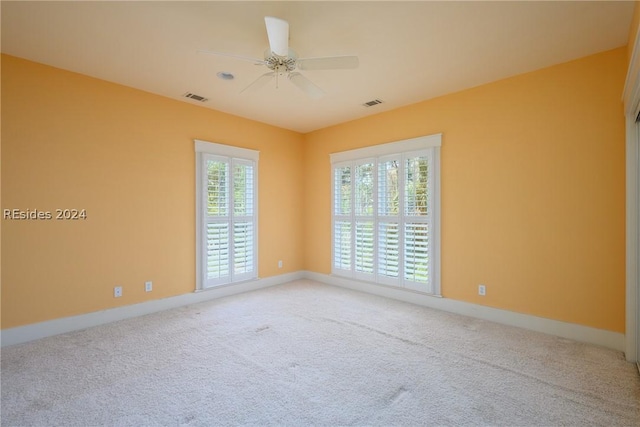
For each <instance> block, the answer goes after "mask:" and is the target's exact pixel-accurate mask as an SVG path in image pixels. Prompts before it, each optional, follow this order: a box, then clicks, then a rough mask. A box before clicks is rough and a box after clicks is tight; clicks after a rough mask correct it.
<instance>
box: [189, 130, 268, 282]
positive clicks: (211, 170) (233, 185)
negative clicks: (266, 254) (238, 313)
mask: <svg viewBox="0 0 640 427" xmlns="http://www.w3.org/2000/svg"><path fill="white" fill-rule="evenodd" d="M210 152H220V153H221V154H220V155H218V154H210ZM196 154H197V156H196V157H197V161H198V163H197V170H198V171H199V176H200V179H199V180H198V182H197V186H198V188H200V190H199V193H198V194H201V197H200V198H198V203H197V205H198V213H197V220H198V224H201V226H199V227H198V230H199V231H198V235H197V240H198V241H199V242H200V243H199V246H198V247H199V248H200V247H201V248H202V250H198V253H199V254H200V255H199V256H198V259H199V260H201V261H199V262H198V269H199V271H201V272H202V273H201V275H199V284H198V288H200V289H204V288H208V287H212V286H217V285H222V284H227V283H233V282H238V281H243V280H248V279H253V278H256V277H257V267H256V266H257V232H256V231H257V230H256V228H257V227H256V226H257V220H256V218H257V215H256V207H257V203H256V201H257V200H256V198H257V182H256V177H257V174H256V168H257V152H253V151H251V150H244V149H237V148H235V147H229V146H223V145H219V144H212V143H204V142H201V141H196ZM237 154H239V155H242V154H248V156H249V157H250V158H248V159H246V158H238V157H234V155H237ZM200 278H201V279H200Z"/></svg>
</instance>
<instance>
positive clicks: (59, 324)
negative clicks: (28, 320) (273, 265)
mask: <svg viewBox="0 0 640 427" xmlns="http://www.w3.org/2000/svg"><path fill="white" fill-rule="evenodd" d="M302 278H304V272H301V271H299V272H295V273H288V274H282V275H279V276H272V277H268V278H265V279H257V280H251V281H247V282H242V283H236V284H233V285H227V286H220V287H216V288H211V289H207V290H204V291H197V292H191V293H188V294H182V295H177V296H174V297H169V298H163V299H158V300H153V301H147V302H142V303H139V304H132V305H127V306H124V307H116V308H111V309H108V310H102V311H96V312H93V313H87V314H81V315H78V316H71V317H63V318H61V319H54V320H49V321H46V322H41V323H33V324H31V325H25V326H18V327H15V328H11V329H4V330H2V331H0V341H1V343H2V344H1V345H2V347H5V346H9V345H14V344H21V343H25V342H28V341H33V340H37V339H40V338H45V337H50V336H54V335H59V334H64V333H66V332H72V331H78V330H81V329H86V328H90V327H93V326H98V325H103V324H105V323H111V322H115V321H118V320H124V319H129V318H132V317H137V316H144V315H146V314H151V313H155V312H158V311H163V310H169V309H171V308H176V307H181V306H184V305H189V304H195V303H199V302H203V301H208V300H212V299H216V298H222V297H226V296H230V295H236V294H240V293H243V292H249V291H255V290H257V289H262V288H267V287H269V286H274V285H279V284H282V283H287V282H291V281H292V280H298V279H302Z"/></svg>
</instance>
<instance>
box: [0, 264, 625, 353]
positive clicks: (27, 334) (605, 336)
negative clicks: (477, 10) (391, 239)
mask: <svg viewBox="0 0 640 427" xmlns="http://www.w3.org/2000/svg"><path fill="white" fill-rule="evenodd" d="M299 279H311V280H315V281H317V282H320V283H325V284H328V285H333V286H340V287H343V288H348V289H353V290H356V291H360V292H365V293H369V294H374V295H379V296H383V297H387V298H392V299H396V300H400V301H404V302H409V303H413V304H418V305H422V306H425V307H430V308H434V309H438V310H443V311H448V312H451V313H456V314H460V315H463V316H470V317H475V318H478V319H484V320H489V321H492V322H496V323H502V324H505V325H510V326H517V327H520V328H524V329H529V330H532V331H537V332H543V333H546V334H550V335H555V336H559V337H563V338H568V339H572V340H575V341H580V342H586V343H589V344H595V345H600V346H603V347H607V348H611V349H613V350H617V351H624V345H625V337H624V334H621V333H618V332H611V331H605V330H602V329H596V328H591V327H588V326H582V325H577V324H573V323H566V322H561V321H558V320H551V319H545V318H542V317H536V316H531V315H527V314H521V313H515V312H512V311H507V310H501V309H497V308H492V307H486V306H482V305H477V304H471V303H468V302H463V301H457V300H452V299H449V298H441V297H433V296H430V295H426V294H421V293H417V292H412V291H406V290H403V289H397V288H392V287H389V286H382V285H376V284H371V283H364V282H360V281H357V280H350V279H347V278H342V277H337V276H330V275H327V274H321V273H314V272H310V271H298V272H295V273H288V274H283V275H279V276H273V277H268V278H266V279H258V280H252V281H248V282H243V283H238V284H233V285H228V286H221V287H217V288H212V289H209V290H205V291H199V292H192V293H188V294H183V295H178V296H175V297H169V298H164V299H159V300H153V301H148V302H143V303H139V304H133V305H127V306H124V307H117V308H112V309H108V310H103V311H96V312H93V313H87V314H81V315H78V316H72V317H64V318H61V319H54V320H49V321H46V322H41V323H34V324H31V325H25V326H18V327H16V328H11V329H5V330H2V331H0V340H1V345H2V347H5V346H9V345H14V344H21V343H25V342H28V341H33V340H37V339H40V338H45V337H50V336H54V335H58V334H63V333H66V332H72V331H78V330H81V329H86V328H90V327H93V326H98V325H103V324H105V323H111V322H115V321H118V320H124V319H129V318H132V317H137V316H144V315H146V314H151V313H155V312H158V311H163V310H169V309H171V308H176V307H181V306H185V305H189V304H195V303H199V302H203V301H208V300H212V299H216V298H222V297H226V296H230V295H236V294H240V293H243V292H249V291H254V290H257V289H262V288H267V287H270V286H275V285H279V284H282V283H287V282H291V281H293V280H299Z"/></svg>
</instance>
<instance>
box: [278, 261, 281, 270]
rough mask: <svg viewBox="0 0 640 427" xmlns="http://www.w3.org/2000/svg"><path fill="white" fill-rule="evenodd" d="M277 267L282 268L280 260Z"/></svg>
mask: <svg viewBox="0 0 640 427" xmlns="http://www.w3.org/2000/svg"><path fill="white" fill-rule="evenodd" d="M278 268H282V260H280V261H278Z"/></svg>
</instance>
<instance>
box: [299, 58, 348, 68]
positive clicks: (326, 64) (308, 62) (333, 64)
mask: <svg viewBox="0 0 640 427" xmlns="http://www.w3.org/2000/svg"><path fill="white" fill-rule="evenodd" d="M359 63H360V61H358V57H357V56H327V57H323V58H301V59H298V60H297V61H296V65H297V67H298V68H299V69H301V70H340V69H348V68H358V64H359Z"/></svg>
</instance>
